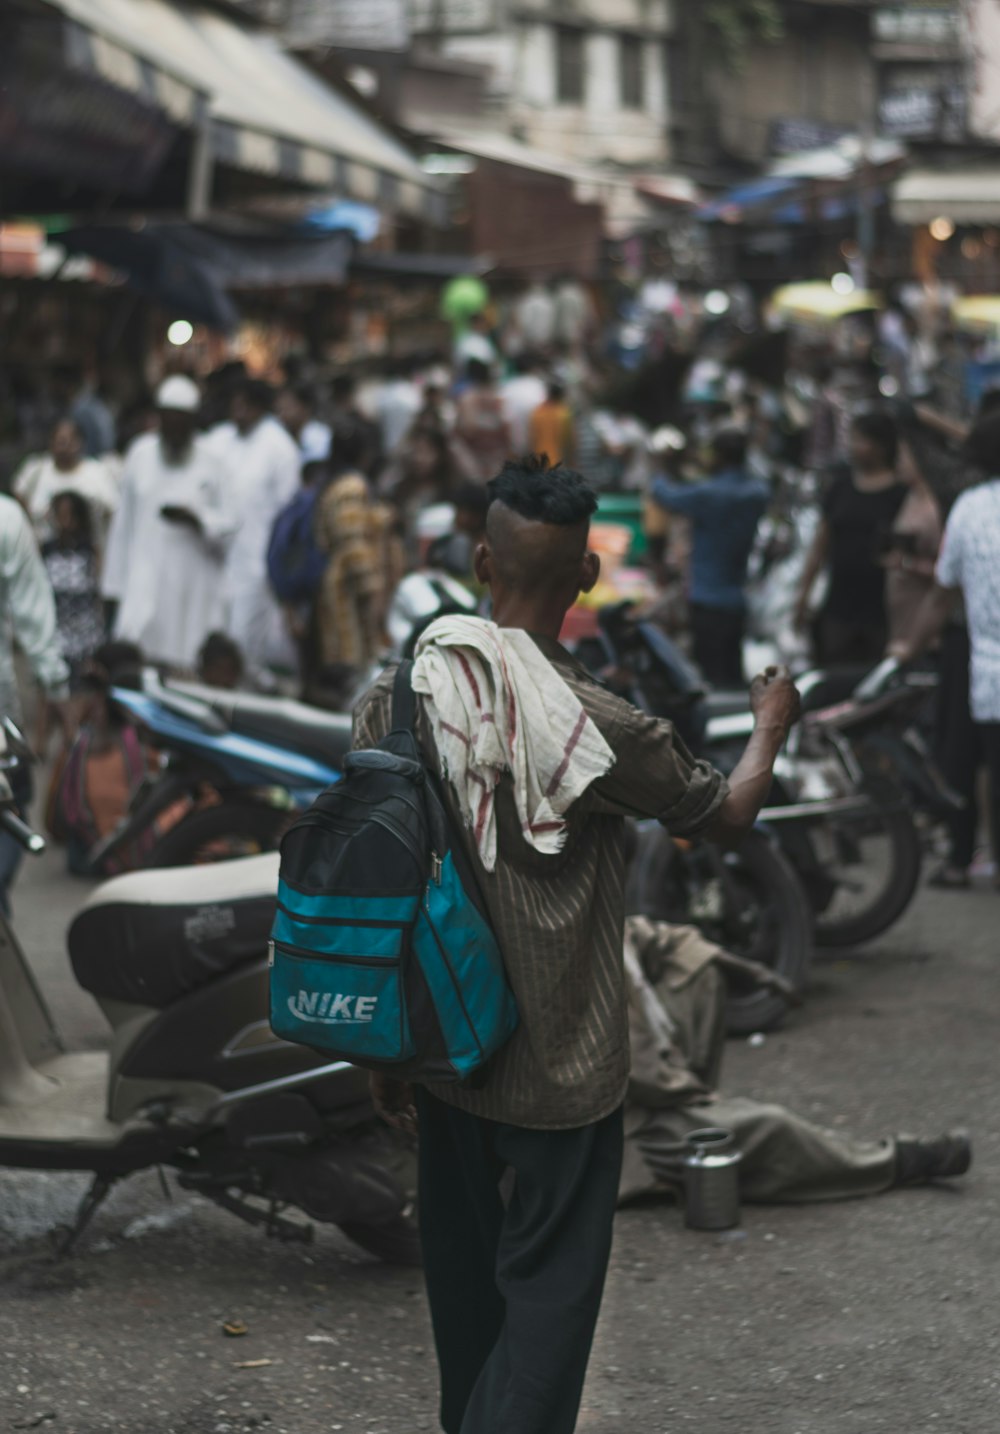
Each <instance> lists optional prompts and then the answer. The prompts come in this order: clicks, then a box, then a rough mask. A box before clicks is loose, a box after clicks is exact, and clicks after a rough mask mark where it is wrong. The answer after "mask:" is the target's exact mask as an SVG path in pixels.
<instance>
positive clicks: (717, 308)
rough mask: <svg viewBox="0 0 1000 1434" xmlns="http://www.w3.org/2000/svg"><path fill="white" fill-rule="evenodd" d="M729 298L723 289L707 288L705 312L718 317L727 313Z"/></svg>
mask: <svg viewBox="0 0 1000 1434" xmlns="http://www.w3.org/2000/svg"><path fill="white" fill-rule="evenodd" d="M730 303H731V300H730V298H729V295H728V294H727V293H726V292H725V290H724V289H709V291H708V293H707V294H706V295H705V313H706V314H711V315H712V316H713V317H714V318H719V317H720V315H722V314H728V313H729V305H730Z"/></svg>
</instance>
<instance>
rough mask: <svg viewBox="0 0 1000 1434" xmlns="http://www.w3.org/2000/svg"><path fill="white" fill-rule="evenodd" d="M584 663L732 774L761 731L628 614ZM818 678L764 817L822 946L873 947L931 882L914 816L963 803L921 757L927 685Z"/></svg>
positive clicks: (737, 700) (919, 679)
mask: <svg viewBox="0 0 1000 1434" xmlns="http://www.w3.org/2000/svg"><path fill="white" fill-rule="evenodd" d="M591 643H592V648H593V650H592V651H591V652H590V653H589V654H588V655H587V657H586V658H585V660H587V661H588V664H589V665H593V666H594V667H595V670H600V664H601V663H602V662H603V670H604V671H605V672H609V673H611V674H612V677H613V678H614V675H615V674H616V673H617V674H619V676H620V678H621V679H623V680H624V681H625V683H626V686H627V695H629V696H630V699H631V700H632V701H635V702H636V703H637V704H638V705H640V706H643V707H644V708H645V709H646V710H648V711H651V712H655V713H656V714H657V715H659V716H665V717H669V718H671V720H673V722H674V724H675V725H676V726H677V728H678V730H679V732H680V733H681V736H682V737H683V738H684V740H685V741H686V743H687V744H688V746H689V747H691V748H692V750H693V751H695V752H697V753H698V754H699V755H702V756H705V757H708V758H709V759H710V760H711V761H712V762H713V763H714V764H715V765H716V766H718V767H720V768H721V769H722V770H723V771H726V770H731V769H732V767H733V765H735V762H736V760H737V759H738V757H739V755H740V753H741V752H742V750H743V746H744V744H745V742H746V740H747V738H748V737H749V735H750V732H751V731H752V729H753V718H752V715H751V713H750V711H749V708H748V701H747V696H746V693H744V692H737V693H709V692H707V691H706V688H705V685H704V683H703V682H702V680H701V678H700V676H699V674H698V673H697V672H696V670H695V669H694V668H693V667H692V666H691V664H690V663H688V662H687V661H686V660H685V659H684V658H683V657H682V655H681V654H680V653H679V652H678V650H677V648H676V647H675V646H674V645H673V643H672V642H671V641H670V640H669V638H667V637H666V636H665V634H664V633H662V632H661V631H660V630H659V629H658V628H657V627H656V626H655V625H654V624H652V623H648V622H644V621H642V620H639V621H634V620H633V618H632V613H631V610H630V609H629V608H628V607H627V605H624V604H623V605H619V606H618V607H615V608H610V609H608V610H607V611H606V612H605V613H602V615H601V625H600V632H599V636H598V639H597V640H596V642H595V640H591ZM863 675H864V673H863V671H849V670H844V671H841V672H832V673H824V672H810V673H807V674H805V675H804V676H803V677H802V678H801V679H799V690H800V693H801V696H802V704H803V719H802V721H801V722H800V723H799V724H798V725H797V726H796V727H795V728H794V729H793V731H792V733H791V735H790V737H789V740H788V742H787V744H786V747H785V749H784V751H783V752H782V753H781V754H780V755H779V758H778V760H777V762H776V763H775V769H774V782H773V784H772V788H771V792H770V794H769V798H768V802H767V805H766V806H765V808H764V810H763V811H762V812H761V815H760V820H761V821H762V822H763V823H764V824H765V825H766V826H767V828H768V829H769V830H770V831H771V832H772V833H773V834H774V836H775V838H776V839H777V840H778V841H779V842H780V846H781V849H782V851H783V853H784V855H785V856H786V857H787V858H788V860H789V861H790V862H791V864H792V866H793V867H794V869H795V871H796V874H797V876H798V878H799V880H800V882H801V884H802V886H803V888H804V890H805V892H806V895H807V897H808V899H809V903H810V905H811V907H812V912H813V926H814V932H815V939H816V941H817V943H818V944H820V945H823V946H846V945H853V944H855V943H858V942H861V941H868V940H871V939H872V938H873V937H875V936H877V935H880V934H881V933H882V932H883V931H885V930H886V929H887V928H888V927H889V926H891V925H892V924H893V922H894V921H896V920H897V919H898V918H899V917H900V916H901V915H902V913H903V912H904V911H905V909H906V907H907V906H908V905H909V903H910V901H911V900H912V898H913V895H914V892H915V890H916V888H917V885H918V882H919V878H920V868H921V862H922V840H921V835H920V832H919V831H918V829H917V826H916V823H915V820H914V810H915V809H917V810H920V811H924V812H928V813H931V812H933V813H936V814H937V816H938V817H940V815H942V814H943V813H944V812H945V811H946V810H947V808H948V805H949V804H950V803H952V802H953V801H954V798H953V796H952V795H951V794H950V793H948V791H947V789H946V787H945V785H944V783H943V782H942V781H941V779H940V778H939V777H937V775H936V774H935V773H934V771H933V768H932V766H931V764H929V762H928V760H927V756H926V753H923V754H922V755H920V756H918V753H917V748H916V747H915V745H914V744H915V743H916V742H917V736H916V733H915V730H911V729H912V723H913V717H914V711H915V708H918V707H919V706H921V705H922V704H923V703H924V702H925V701H926V698H927V693H928V678H927V677H926V676H922V675H917V674H914V675H911V676H909V677H907V678H905V679H901V680H898V681H897V680H894V679H893V678H892V677H891V674H890V671H889V669H888V668H880V669H878V670H877V671H876V673H874V674H870V676H871V682H870V683H862V685H861V686H859V680H860V679H861V678H862V677H863Z"/></svg>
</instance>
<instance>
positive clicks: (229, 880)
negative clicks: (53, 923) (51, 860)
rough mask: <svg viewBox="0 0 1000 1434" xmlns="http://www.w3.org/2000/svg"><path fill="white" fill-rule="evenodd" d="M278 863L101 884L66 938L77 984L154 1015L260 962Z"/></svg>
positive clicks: (265, 860) (271, 857)
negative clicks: (217, 980)
mask: <svg viewBox="0 0 1000 1434" xmlns="http://www.w3.org/2000/svg"><path fill="white" fill-rule="evenodd" d="M278 861H279V857H278V854H277V852H268V853H266V854H265V855H263V856H251V857H244V858H243V859H242V860H239V861H226V862H219V863H217V864H215V865H212V866H203V867H197V866H196V867H181V868H177V869H173V868H171V869H168V870H164V871H136V872H130V873H129V874H128V875H127V876H117V877H114V878H113V879H112V880H111V881H106V882H104V883H103V884H102V885H101V886H99V887H98V888H97V889H96V890H95V891H94V892H93V894H92V895H91V896H90V898H89V900H88V901H87V902H86V904H85V905H84V906H83V908H82V910H81V911H80V912H79V913H78V915H77V916H76V918H75V920H74V921H73V924H72V925H71V926H70V929H69V938H68V943H69V957H70V961H71V963H72V966H73V971H74V974H75V975H76V978H77V980H78V981H79V983H80V985H81V986H82V987H83V989H84V990H85V991H89V992H90V993H91V995H93V996H98V997H101V998H103V999H106V1000H114V1001H122V1002H125V1003H126V1004H128V1005H133V1006H144V1007H147V1008H152V1009H155V1010H160V1009H162V1008H163V1007H164V1006H167V1005H169V1004H170V1003H171V1002H172V1001H175V1000H177V999H178V998H179V997H180V996H183V995H186V994H187V993H188V992H190V991H193V990H195V989H196V988H197V987H199V986H204V985H207V984H208V982H210V981H214V980H215V979H216V978H217V977H219V976H223V975H225V974H226V972H228V971H231V970H233V969H234V968H235V967H237V966H242V965H244V964H245V963H248V962H251V961H263V959H264V957H265V956H266V954H267V943H268V939H269V937H270V932H271V923H272V921H273V920H274V907H275V897H276V893H277V889H278Z"/></svg>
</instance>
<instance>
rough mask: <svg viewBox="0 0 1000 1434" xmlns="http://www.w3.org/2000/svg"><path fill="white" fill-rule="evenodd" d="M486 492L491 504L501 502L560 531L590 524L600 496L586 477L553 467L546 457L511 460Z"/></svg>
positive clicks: (561, 467) (557, 466) (558, 466)
mask: <svg viewBox="0 0 1000 1434" xmlns="http://www.w3.org/2000/svg"><path fill="white" fill-rule="evenodd" d="M486 491H487V493H488V494H489V499H490V504H491V505H492V504H493V503H502V504H503V506H504V507H505V508H510V509H511V511H512V512H514V513H518V514H519V515H520V516H521V517H522V518H528V519H530V520H531V521H533V522H536V523H553V524H555V525H556V526H558V527H561V528H573V527H577V526H578V525H579V524H581V523H589V522H590V519H591V518H592V517H593V515H594V514H595V513H596V512H597V494H596V493H595V492H594V490H593V488H591V487H590V485H589V484H588V482H587V480H586V479H585V478H584V477H583V475H582V474H580V473H576V472H574V471H573V469H572V468H563V466H562V465H561V464H559V463H557V464H555V466H552V465H550V463H549V460H548V458H546V457H545V455H544V454H540V455H536V454H534V453H532V454H528V455H527V456H525V457H524V458H508V460H507V462H506V463H505V464H504V465H503V467H502V468H501V470H500V472H499V473H498V474H497V476H496V477H495V478H493V479H492V480H491V481H490V482H489V483H488V484H487V488H486Z"/></svg>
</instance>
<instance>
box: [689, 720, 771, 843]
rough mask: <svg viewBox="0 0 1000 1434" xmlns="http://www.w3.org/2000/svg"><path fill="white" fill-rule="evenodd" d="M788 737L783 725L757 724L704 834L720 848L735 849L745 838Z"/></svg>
mask: <svg viewBox="0 0 1000 1434" xmlns="http://www.w3.org/2000/svg"><path fill="white" fill-rule="evenodd" d="M787 735H788V733H787V729H786V728H785V727H784V726H781V725H777V724H774V723H770V722H768V723H760V724H758V726H756V727H755V728H754V730H753V733H752V735H751V737H750V740H749V742H747V745H746V751H745V752H744V753H743V756H742V757H741V758H740V760H739V761H738V762H737V764H736V766H735V767H734V768H733V771H732V774H731V776H730V778H729V795H728V796H727V797H726V800H725V801H724V802H723V804H722V806H721V807H720V808H719V815H718V816H717V817H716V820H715V824H714V825H713V827H712V828H711V830H710V831H709V832H708V833H707V835H708V836H709V837H710V839H711V840H712V841H714V842H718V843H719V844H720V845H721V846H736V845H737V843H738V842H740V841H741V840H742V838H743V837H745V836H746V834H747V832H748V831H749V830H750V828H751V827H752V826H753V824H754V822H755V821H756V820H757V817H758V816H759V814H760V809H761V807H762V806H763V805H764V803H765V802H766V801H767V797H768V793H769V792H770V790H771V780H772V777H773V774H774V759H775V758H776V757H777V755H778V753H779V752H780V751H781V748H782V747H783V746H784V743H785V738H786V736H787Z"/></svg>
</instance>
